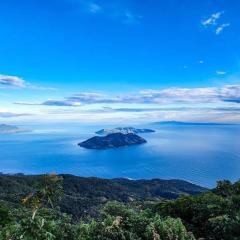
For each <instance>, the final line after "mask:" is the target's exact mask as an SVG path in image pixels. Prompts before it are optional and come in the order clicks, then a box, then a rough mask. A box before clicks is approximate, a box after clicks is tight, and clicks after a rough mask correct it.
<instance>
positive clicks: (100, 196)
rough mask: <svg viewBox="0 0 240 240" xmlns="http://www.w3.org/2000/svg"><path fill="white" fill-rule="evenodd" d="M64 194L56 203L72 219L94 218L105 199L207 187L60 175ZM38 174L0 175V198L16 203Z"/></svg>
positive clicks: (169, 194) (170, 195) (173, 194)
mask: <svg viewBox="0 0 240 240" xmlns="http://www.w3.org/2000/svg"><path fill="white" fill-rule="evenodd" d="M61 178H62V180H63V189H64V195H63V196H62V199H61V201H60V202H59V206H60V208H61V211H62V212H65V213H68V214H71V215H73V217H74V218H76V219H79V218H82V217H85V218H86V217H88V216H90V217H96V215H97V214H98V212H99V211H98V209H99V208H101V207H102V206H103V205H104V204H105V203H106V202H108V201H118V202H124V203H130V202H136V201H138V202H142V201H144V200H153V199H159V198H167V199H175V198H177V197H178V196H179V195H181V194H188V195H196V194H199V193H202V192H204V191H206V190H207V189H205V188H202V187H199V186H196V185H194V184H191V183H188V182H185V181H180V180H169V181H167V180H159V179H153V180H139V181H133V180H128V179H111V180H109V179H99V178H83V177H77V176H73V175H61ZM40 179H41V176H22V175H18V176H10V175H0V199H2V200H4V201H8V202H10V203H14V204H17V203H19V202H20V199H22V198H23V197H25V196H27V195H29V194H30V193H31V192H33V191H34V189H35V186H36V185H37V183H38V182H39V180H40Z"/></svg>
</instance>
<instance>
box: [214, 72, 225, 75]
mask: <svg viewBox="0 0 240 240" xmlns="http://www.w3.org/2000/svg"><path fill="white" fill-rule="evenodd" d="M226 73H227V72H225V71H216V74H217V75H225V74H226Z"/></svg>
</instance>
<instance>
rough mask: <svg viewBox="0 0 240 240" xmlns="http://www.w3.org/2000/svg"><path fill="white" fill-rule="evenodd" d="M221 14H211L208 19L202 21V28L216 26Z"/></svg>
mask: <svg viewBox="0 0 240 240" xmlns="http://www.w3.org/2000/svg"><path fill="white" fill-rule="evenodd" d="M222 14H223V12H216V13H213V14H212V15H211V16H210V17H209V18H207V19H205V20H203V21H202V25H203V26H209V25H216V24H217V20H218V19H219V18H220V17H221V15H222Z"/></svg>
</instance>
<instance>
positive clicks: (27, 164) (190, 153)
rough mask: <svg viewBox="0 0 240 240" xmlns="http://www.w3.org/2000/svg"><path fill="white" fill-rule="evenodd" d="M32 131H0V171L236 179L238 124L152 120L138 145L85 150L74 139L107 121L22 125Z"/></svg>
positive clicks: (210, 181)
mask: <svg viewBox="0 0 240 240" xmlns="http://www.w3.org/2000/svg"><path fill="white" fill-rule="evenodd" d="M117 126H118V125H116V126H115V127H117ZM21 127H25V128H28V129H29V128H31V129H33V131H32V132H28V133H19V134H8V135H7V134H5V135H0V149H1V156H0V164H1V171H2V172H3V173H25V174H39V173H46V172H48V173H49V172H56V173H70V174H75V175H80V176H97V177H102V178H118V177H126V178H131V179H142V178H145V179H150V178H162V179H184V180H188V181H191V182H193V183H196V184H200V185H202V186H206V187H213V186H215V183H216V181H217V180H221V179H230V180H233V181H234V180H237V179H238V178H239V172H240V137H239V136H240V125H176V124H170V125H168V124H152V125H144V126H136V127H138V128H139V127H147V128H151V129H154V130H156V132H155V133H147V134H141V136H142V137H144V138H145V139H146V140H147V141H148V142H147V143H146V144H143V145H138V146H131V147H123V148H119V149H109V150H87V149H84V148H81V147H79V146H78V145H77V144H78V143H79V142H81V141H83V140H86V139H87V138H89V137H92V136H94V132H95V131H97V130H99V129H101V128H103V127H106V126H86V125H81V124H69V125H64V126H63V125H58V126H57V127H56V126H53V125H48V126H29V125H28V126H21Z"/></svg>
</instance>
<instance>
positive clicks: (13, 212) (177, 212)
mask: <svg viewBox="0 0 240 240" xmlns="http://www.w3.org/2000/svg"><path fill="white" fill-rule="evenodd" d="M0 204H1V205H0V239H3V240H5V239H6V240H10V239H11V240H18V239H19V240H20V239H25V240H36V239H37V240H38V239H39V240H45V239H46V240H52V239H58V240H141V239H143V240H197V239H209V240H210V239H211V240H220V239H222V240H239V239H240V208H239V206H240V181H238V182H236V183H231V182H230V181H226V180H225V181H220V182H218V183H217V187H216V188H214V189H212V190H208V189H205V188H202V187H199V186H196V185H194V184H191V183H188V182H185V181H180V180H169V181H167V180H158V179H154V180H139V181H132V180H127V179H113V180H106V179H98V178H81V177H76V176H72V175H55V174H50V175H42V176H20V175H18V176H9V175H1V176H0Z"/></svg>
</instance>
